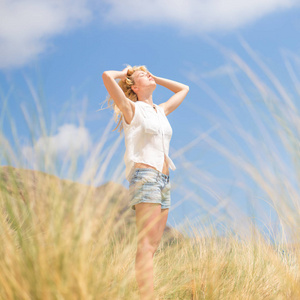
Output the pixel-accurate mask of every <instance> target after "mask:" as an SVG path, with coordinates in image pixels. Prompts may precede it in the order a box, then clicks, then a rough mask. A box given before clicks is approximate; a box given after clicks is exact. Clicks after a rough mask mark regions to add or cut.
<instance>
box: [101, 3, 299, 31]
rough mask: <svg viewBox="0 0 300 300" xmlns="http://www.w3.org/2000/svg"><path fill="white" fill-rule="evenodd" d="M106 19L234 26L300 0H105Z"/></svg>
mask: <svg viewBox="0 0 300 300" xmlns="http://www.w3.org/2000/svg"><path fill="white" fill-rule="evenodd" d="M105 2H106V3H107V5H108V8H107V10H106V11H105V15H103V17H104V19H105V20H106V21H107V22H111V23H115V24H119V23H124V22H128V23H129V22H130V23H135V24H137V25H139V24H150V25H151V24H153V25H154V24H167V25H173V26H175V27H178V28H181V29H184V30H188V31H189V32H194V33H197V32H200V33H201V32H211V31H223V30H233V29H236V28H239V27H241V26H243V25H245V24H247V23H250V22H253V21H255V20H256V19H258V18H261V17H262V16H264V15H267V14H269V13H272V12H275V11H279V10H281V9H288V8H291V7H293V6H295V5H297V4H299V0H263V1H262V0H243V1H238V0H152V1H149V0H140V1H136V0H127V1H119V0H105Z"/></svg>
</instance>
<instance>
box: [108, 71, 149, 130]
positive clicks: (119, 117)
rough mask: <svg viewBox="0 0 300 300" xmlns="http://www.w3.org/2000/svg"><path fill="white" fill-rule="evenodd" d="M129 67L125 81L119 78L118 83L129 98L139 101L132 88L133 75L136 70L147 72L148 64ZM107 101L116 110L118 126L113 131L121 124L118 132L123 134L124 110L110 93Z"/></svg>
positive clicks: (115, 115) (115, 116)
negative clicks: (121, 109)
mask: <svg viewBox="0 0 300 300" xmlns="http://www.w3.org/2000/svg"><path fill="white" fill-rule="evenodd" d="M127 67H129V69H128V71H127V76H126V78H125V80H124V81H123V80H119V82H118V85H119V86H120V87H121V89H122V91H123V92H124V94H125V96H126V97H127V98H129V99H130V100H131V101H133V102H136V101H138V97H137V94H136V93H135V92H134V91H133V90H132V89H131V87H132V86H133V85H134V79H133V76H132V75H133V73H134V72H135V71H144V72H147V71H148V70H147V67H146V66H134V67H131V66H130V65H127ZM107 102H108V106H109V107H112V108H113V110H114V120H115V122H116V123H117V122H118V124H117V126H116V128H115V129H113V131H115V130H116V129H117V128H118V126H119V125H120V129H119V131H118V132H120V134H121V132H122V129H123V120H122V112H121V111H120V109H119V108H118V106H117V105H116V104H115V102H114V100H113V99H112V98H111V97H110V95H108V98H107ZM110 104H111V105H110Z"/></svg>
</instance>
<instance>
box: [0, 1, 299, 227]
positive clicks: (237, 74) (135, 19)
mask: <svg viewBox="0 0 300 300" xmlns="http://www.w3.org/2000/svg"><path fill="white" fill-rule="evenodd" d="M299 13H300V6H299V1H292V0H291V1H287V0H285V1H282V0H268V1H263V3H262V1H253V0H252V1H248V0H247V1H241V2H238V3H237V2H236V1H226V2H225V1H220V0H212V1H210V2H207V1H198V2H197V1H193V0H185V1H183V0H182V1H181V0H177V1H169V0H161V1H151V2H150V1H133V0H131V1H126V2H119V1H94V0H93V1H92V0H90V1H87V0H73V1H69V0H66V1H53V2H50V1H38V0H26V1H14V2H10V1H3V2H1V4H0V19H1V26H0V54H1V55H0V93H1V94H0V95H1V97H0V99H1V114H0V117H1V119H0V121H1V124H2V126H1V128H2V132H3V135H4V136H5V138H7V139H8V141H9V142H10V143H11V144H12V145H13V147H14V148H15V151H16V153H18V154H17V155H16V156H17V157H22V156H24V159H23V158H22V165H23V166H25V167H28V168H39V169H43V167H42V166H39V167H37V162H36V161H34V162H33V157H34V155H35V154H34V153H35V151H36V150H37V149H39V150H40V151H43V149H48V150H49V149H50V150H51V151H52V152H53V153H54V154H55V155H57V156H58V157H59V160H60V162H58V169H57V170H56V171H53V172H54V173H56V174H57V175H59V176H61V177H63V178H65V177H68V178H71V179H74V180H79V181H80V180H82V177H80V174H82V171H83V167H84V165H87V162H89V163H92V162H94V163H95V165H96V166H95V168H96V171H95V172H96V176H95V177H96V180H95V182H96V184H97V185H99V184H102V183H104V182H106V181H108V180H115V181H117V182H119V183H121V184H123V185H124V186H125V187H128V182H127V181H126V180H125V177H124V175H125V169H124V168H125V165H124V162H123V155H124V151H125V145H124V139H123V137H122V136H121V137H120V136H119V133H117V132H116V131H114V132H112V129H113V128H114V127H115V126H116V125H115V124H113V122H112V117H113V112H112V111H111V110H109V109H104V110H101V111H97V110H98V109H99V108H101V105H100V103H102V102H103V101H104V100H105V98H106V96H107V92H106V90H105V87H104V85H103V82H102V79H101V75H102V72H103V71H105V70H109V69H111V70H121V69H123V68H124V67H125V64H130V65H140V64H143V65H146V66H147V67H148V69H149V70H150V71H151V72H152V73H153V74H155V75H157V76H160V77H165V78H169V79H173V80H176V81H180V82H182V83H185V84H187V85H189V86H190V92H189V94H188V96H187V97H186V99H185V100H184V102H183V103H182V104H181V105H180V106H179V108H178V109H177V110H176V111H174V112H173V113H172V114H170V115H169V116H168V119H169V121H170V124H171V126H172V128H173V136H172V140H171V144H170V157H171V158H172V159H173V161H174V163H175V165H176V167H177V169H176V170H175V172H173V171H172V170H170V177H171V181H172V182H173V190H172V205H173V209H172V210H171V211H170V214H169V219H168V224H169V225H172V226H178V225H179V224H180V223H182V222H183V220H184V218H185V217H188V218H189V219H190V221H191V222H193V220H194V221H195V220H196V219H197V218H201V219H202V218H206V217H211V218H212V219H214V220H217V219H218V218H220V219H222V218H223V213H225V212H227V219H226V220H227V221H228V220H230V222H232V224H234V225H233V226H235V227H236V228H241V227H243V226H242V225H245V223H246V222H245V216H247V215H248V216H249V215H251V212H252V210H251V205H254V203H255V205H257V207H256V208H255V211H256V213H255V215H256V217H257V218H258V219H259V221H258V222H259V223H260V225H261V228H264V227H263V222H267V221H266V220H267V219H268V217H269V216H270V215H271V216H272V219H273V221H274V222H275V221H276V220H275V219H274V216H273V213H272V210H270V206H269V205H266V204H265V201H268V195H267V194H266V193H265V192H264V191H261V190H260V189H259V188H258V187H257V185H256V183H255V182H254V181H253V180H252V179H251V178H249V177H247V176H246V175H245V173H243V172H242V171H241V170H239V168H238V167H236V166H235V165H234V164H233V163H232V162H231V161H230V160H229V159H228V158H226V157H224V156H222V155H220V153H218V151H216V150H215V149H214V148H213V146H212V144H211V143H209V137H210V138H212V139H214V140H216V141H218V143H220V145H223V146H224V147H226V148H227V149H229V151H230V153H231V154H232V155H233V157H239V155H242V154H241V153H244V154H243V155H245V157H246V159H247V160H249V162H251V164H252V165H254V166H257V167H258V165H257V161H255V155H253V153H252V152H251V151H250V149H249V147H248V145H247V144H246V143H245V141H243V139H242V138H241V136H239V134H238V130H237V128H238V127H236V126H235V125H236V124H237V123H234V122H233V119H232V116H236V117H237V120H238V121H239V123H240V125H241V127H242V128H243V129H244V130H246V132H248V133H251V134H252V135H253V137H254V138H255V139H257V140H258V141H259V142H258V144H259V145H261V146H262V148H264V149H266V151H267V150H268V147H273V148H276V149H277V151H278V155H279V157H280V159H281V160H282V161H283V162H285V164H286V166H287V168H292V166H293V163H292V161H291V159H290V157H289V156H288V155H287V153H286V151H285V149H282V148H281V146H280V141H278V136H277V132H276V130H275V124H273V123H272V121H270V122H268V121H267V119H263V117H262V116H263V115H264V114H268V111H267V110H266V106H265V104H264V102H263V101H262V99H261V94H260V93H259V92H258V90H257V88H256V87H255V85H253V82H251V80H249V77H248V76H247V74H246V73H245V72H244V71H243V70H242V69H241V66H239V65H238V64H237V63H236V62H235V61H234V60H233V59H232V57H230V56H229V55H228V52H227V54H226V51H225V52H224V51H223V50H222V49H227V50H230V51H232V53H235V54H236V55H238V56H239V57H240V58H241V59H243V61H244V62H245V63H246V64H247V65H249V66H250V67H251V69H252V70H253V71H255V72H256V74H257V75H258V76H259V77H260V80H262V81H263V82H265V83H266V84H267V85H272V82H271V80H270V78H268V76H266V74H265V73H264V72H263V70H262V69H261V67H260V65H259V63H257V62H255V60H253V57H251V52H249V50H247V45H248V46H249V47H250V48H251V49H252V50H253V51H254V52H255V53H256V55H257V56H258V57H259V59H261V61H262V62H263V63H265V64H266V65H267V66H268V67H269V68H270V69H271V70H272V72H273V73H274V74H275V75H276V76H277V77H278V78H279V81H280V82H281V83H282V84H283V86H284V87H286V88H287V89H288V90H289V91H290V95H291V97H292V96H293V97H295V98H294V99H297V95H298V96H299V94H297V93H299V90H298V92H297V89H296V86H297V84H295V80H296V79H294V81H293V78H292V77H291V74H292V73H291V71H290V72H288V69H287V64H288V63H290V64H291V65H292V67H293V70H294V71H295V73H296V74H299V61H300V60H299V50H300V40H299V32H300V18H299V15H300V14H299ZM297 72H298V73H297ZM235 80H238V82H239V84H240V85H241V86H242V88H243V89H244V90H245V91H246V93H247V95H248V96H249V98H250V100H251V103H252V105H253V107H254V112H255V116H256V118H258V119H261V120H262V121H263V124H264V125H266V127H267V128H268V130H269V131H270V137H271V139H272V141H274V144H273V145H272V146H271V144H270V143H269V141H268V140H267V139H264V136H263V135H262V132H261V131H260V130H259V128H258V127H257V125H256V124H255V123H254V120H253V118H252V117H251V114H250V113H249V111H248V108H247V107H246V105H245V103H244V101H243V100H242V99H241V94H240V93H239V92H238V91H237V85H234V84H233V83H234V82H236V81H235ZM171 95H172V93H171V92H170V91H169V90H167V89H165V88H164V87H161V86H158V87H157V89H156V91H155V92H154V102H155V103H157V104H159V103H162V102H164V101H166V100H167V99H168V98H169V97H170V96H171ZM279 98H280V97H279ZM35 99H39V100H40V101H41V106H42V109H43V111H44V117H45V120H46V127H47V128H48V131H49V136H47V137H42V136H41V131H40V130H38V129H37V128H40V125H37V124H36V125H34V127H33V130H34V131H35V134H34V136H35V140H34V142H32V138H31V134H30V129H29V126H28V123H27V122H26V112H27V115H28V118H29V119H31V120H35V119H36V120H38V118H37V116H38V113H37V109H36V108H35V107H36V105H35ZM295 104H296V105H298V103H297V102H296V101H295ZM222 105H225V106H226V107H227V108H228V111H227V112H228V114H226V109H225V107H224V106H222ZM224 109H225V110H224ZM24 113H25V116H24ZM12 120H13V122H14V124H15V129H16V131H17V136H18V138H17V141H16V140H15V139H14V137H13V130H12V123H11V122H12ZM108 124H109V126H110V127H109V128H110V129H109V131H108V133H107V135H105V137H106V138H107V139H106V141H105V145H104V146H103V151H102V152H101V153H104V156H103V157H102V159H103V158H104V157H106V158H107V157H109V155H111V157H110V158H111V161H110V162H109V164H108V165H107V168H106V165H105V164H104V163H103V161H101V160H99V161H92V158H91V157H92V156H93V155H92V154H91V153H92V152H93V150H95V148H96V145H97V144H98V143H99V141H101V137H103V136H104V132H105V130H106V129H107V126H108ZM13 128H14V127H13ZM262 137H263V138H262ZM30 141H31V142H30ZM263 143H265V144H263ZM114 147H115V148H114ZM185 147H187V148H185ZM182 148H185V151H182ZM70 149H73V150H72V151H73V152H72V151H71V154H72V153H75V154H76V155H79V164H78V170H77V172H75V171H74V173H71V174H68V173H67V167H68V165H66V166H64V165H63V164H62V162H61V160H63V158H64V157H65V156H66V153H67V152H68V151H70ZM255 149H256V150H257V151H256V153H257V152H263V151H259V150H258V149H257V148H255ZM270 149H271V148H270ZM273 150H274V149H273ZM277 151H274V153H275V152H277ZM266 153H267V152H266ZM266 155H267V154H266ZM267 159H268V156H265V157H264V158H262V160H263V161H264V162H266V160H267ZM1 163H2V164H6V162H5V161H4V159H3V158H2V162H1ZM97 163H98V165H97ZM12 164H15V165H17V163H16V162H12ZM270 165H271V164H270ZM19 166H20V165H19ZM44 168H45V167H44ZM104 168H106V169H105V170H104ZM195 168H196V170H195ZM116 172H120V174H121V175H120V174H119V173H118V174H116ZM295 176H296V175H295ZM296 178H297V177H293V178H290V179H289V180H290V181H291V182H293V184H295V189H297V188H298V186H297V181H296V180H294V179H296ZM241 184H244V186H245V187H246V189H247V191H245V188H241ZM207 210H210V211H211V210H213V211H214V213H210V214H209V213H208V212H207ZM245 227H246V226H245ZM263 230H265V229H263ZM245 232H247V231H245Z"/></svg>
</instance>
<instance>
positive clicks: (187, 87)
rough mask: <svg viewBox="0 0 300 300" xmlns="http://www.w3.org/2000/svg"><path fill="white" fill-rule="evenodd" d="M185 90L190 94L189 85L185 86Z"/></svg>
mask: <svg viewBox="0 0 300 300" xmlns="http://www.w3.org/2000/svg"><path fill="white" fill-rule="evenodd" d="M184 90H186V92H187V93H188V92H189V90H190V87H189V86H188V85H184Z"/></svg>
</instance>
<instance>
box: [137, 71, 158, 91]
mask: <svg viewBox="0 0 300 300" xmlns="http://www.w3.org/2000/svg"><path fill="white" fill-rule="evenodd" d="M132 77H133V80H134V85H135V86H136V87H138V88H140V89H141V88H145V87H152V88H155V87H156V82H155V80H154V78H153V77H152V76H151V74H150V73H149V72H145V71H140V70H138V71H135V72H134V73H133V75H132Z"/></svg>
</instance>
